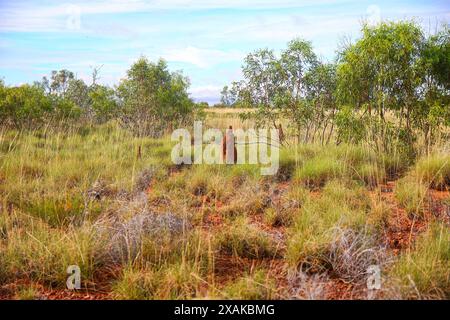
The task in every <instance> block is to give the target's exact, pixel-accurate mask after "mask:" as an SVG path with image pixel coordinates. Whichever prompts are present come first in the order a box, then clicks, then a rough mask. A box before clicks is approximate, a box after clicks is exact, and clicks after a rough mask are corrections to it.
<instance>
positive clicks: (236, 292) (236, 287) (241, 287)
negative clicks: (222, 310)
mask: <svg viewBox="0 0 450 320" xmlns="http://www.w3.org/2000/svg"><path fill="white" fill-rule="evenodd" d="M275 292H276V287H275V281H274V280H273V279H271V278H270V277H269V275H268V274H267V272H265V271H264V270H262V269H257V270H254V271H253V272H252V273H251V274H248V275H245V276H242V277H240V278H238V279H237V280H235V281H233V282H232V283H230V284H227V285H226V286H225V287H224V288H223V290H222V295H223V297H224V298H226V299H243V300H268V299H273V298H274V294H275Z"/></svg>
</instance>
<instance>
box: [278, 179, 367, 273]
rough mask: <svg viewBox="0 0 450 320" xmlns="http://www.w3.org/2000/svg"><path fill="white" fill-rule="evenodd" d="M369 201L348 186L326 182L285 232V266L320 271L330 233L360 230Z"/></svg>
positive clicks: (364, 221) (305, 204)
mask: <svg viewBox="0 0 450 320" xmlns="http://www.w3.org/2000/svg"><path fill="white" fill-rule="evenodd" d="M368 201H369V200H368V199H367V197H364V193H363V190H362V189H361V188H360V187H353V188H352V187H348V186H346V185H345V184H342V183H340V182H338V181H332V182H330V183H328V184H327V185H326V186H325V188H324V192H323V194H322V195H321V196H318V197H314V198H313V197H309V198H308V200H307V201H306V202H305V203H304V204H303V206H302V207H301V209H300V212H299V214H298V215H296V216H295V219H294V223H293V225H292V226H291V227H290V228H289V229H288V235H289V238H288V240H287V250H286V259H287V261H288V263H289V264H290V265H291V266H294V267H295V266H298V265H300V264H302V263H306V264H308V265H310V266H312V267H319V268H321V267H322V264H323V259H322V256H323V254H325V252H326V250H327V248H328V245H329V244H330V243H331V241H332V240H333V237H334V232H333V230H335V228H337V227H339V228H342V229H347V228H350V229H355V230H359V229H362V228H363V227H364V226H365V224H366V218H367V214H366V211H367V210H368Z"/></svg>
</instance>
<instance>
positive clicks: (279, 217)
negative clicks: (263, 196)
mask: <svg viewBox="0 0 450 320" xmlns="http://www.w3.org/2000/svg"><path fill="white" fill-rule="evenodd" d="M292 220H293V209H291V210H289V209H275V208H272V207H269V208H267V209H266V210H265V211H264V223H266V224H268V225H269V226H272V227H279V226H289V225H290V224H291V223H292Z"/></svg>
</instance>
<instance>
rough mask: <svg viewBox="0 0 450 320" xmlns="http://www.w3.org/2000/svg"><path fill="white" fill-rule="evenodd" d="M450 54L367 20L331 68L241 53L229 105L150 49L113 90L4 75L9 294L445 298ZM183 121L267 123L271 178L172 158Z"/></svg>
mask: <svg viewBox="0 0 450 320" xmlns="http://www.w3.org/2000/svg"><path fill="white" fill-rule="evenodd" d="M449 50H450V42H449V32H448V28H443V30H441V31H439V32H438V33H437V34H436V35H432V36H425V35H424V33H423V31H422V30H421V29H420V28H419V27H418V26H417V25H416V24H414V23H412V22H399V23H382V24H380V25H379V26H377V27H367V26H364V28H363V30H362V35H361V39H360V40H358V41H357V42H356V43H353V44H348V46H347V47H345V48H343V49H342V52H341V53H340V55H339V58H338V59H337V61H336V63H335V64H324V63H321V62H320V61H319V60H318V58H317V57H316V55H315V54H314V52H313V50H312V48H311V45H310V44H309V43H308V42H306V41H303V40H294V41H292V42H291V43H290V44H289V45H288V49H286V51H284V52H283V53H282V54H281V57H280V58H277V57H276V55H275V53H273V52H272V51H270V50H260V51H256V52H254V53H252V54H250V55H249V56H248V57H247V58H246V60H245V61H244V70H243V71H244V72H243V74H244V80H242V81H241V82H237V83H234V84H233V85H232V86H231V87H230V89H228V88H225V89H224V92H223V93H224V99H223V103H224V104H226V105H228V106H229V107H230V108H234V109H232V110H233V111H230V110H229V109H220V108H218V109H214V110H210V109H209V110H207V111H206V112H204V110H202V108H203V107H202V105H199V104H195V103H194V102H193V101H191V99H190V98H189V96H188V94H187V87H188V81H187V79H186V78H184V77H183V76H182V75H181V74H179V73H171V72H169V71H168V70H167V66H166V65H165V64H164V62H163V61H160V62H157V63H151V62H148V61H147V60H146V59H145V58H142V59H140V60H139V61H138V62H137V63H135V64H134V65H133V66H132V67H131V68H130V70H129V72H128V76H127V78H126V79H124V80H123V81H122V82H121V83H120V84H119V85H118V86H117V87H116V88H114V89H113V88H108V87H105V86H101V85H98V84H96V81H95V80H96V76H97V75H96V74H95V73H94V75H93V83H92V84H91V85H86V84H84V83H83V82H82V81H81V80H78V79H75V77H74V76H73V74H70V72H68V71H60V72H55V73H53V74H52V76H51V79H50V80H48V79H43V81H42V82H40V83H36V84H35V85H32V86H30V85H25V86H21V87H6V86H4V85H1V86H0V99H1V100H0V122H1V124H2V127H1V130H0V297H2V298H3V297H6V298H17V299H40V298H57V299H63V298H85V297H88V298H95V299H104V298H110V299H218V298H224V299H367V298H369V297H371V298H377V299H430V298H437V299H449V298H450V232H449V223H450V220H449V219H450V193H449V187H450V152H449V148H450V146H449V139H448V137H449V130H448V125H449V121H450V118H449V116H450V112H449V110H450V107H449V101H450V100H449V97H450V96H449V81H448V80H449V79H448V75H449V74H450V72H448V71H449V70H450V63H449V60H448V59H449V57H450V55H449V54H448V53H449V52H450V51H449ZM230 90H231V91H230ZM80 92H81V94H80ZM81 98H83V99H81ZM237 108H245V109H237ZM194 119H201V120H204V123H205V126H206V127H213V128H221V129H224V128H226V127H228V126H229V125H230V124H232V125H233V128H249V127H260V126H268V127H275V128H277V129H278V130H279V132H280V135H281V137H282V139H281V142H282V145H281V146H280V161H279V162H280V164H279V165H280V168H279V170H278V172H277V174H275V175H273V176H261V175H260V171H259V166H258V165H249V164H245V165H237V164H236V165H206V164H196V165H175V164H173V163H172V161H171V158H170V155H171V150H172V147H173V145H174V144H175V142H172V141H171V140H170V135H169V133H170V132H171V130H173V129H175V128H177V127H180V126H187V127H189V126H190V125H191V124H192V121H193V120H194ZM281 133H282V134H281ZM69 265H78V266H79V267H80V270H81V273H82V274H81V280H82V288H81V289H80V290H78V291H76V292H75V293H73V292H70V291H69V290H67V289H66V287H65V286H66V279H67V276H68V275H67V273H66V269H67V267H68V266H69ZM373 265H376V266H379V268H380V270H381V281H382V283H381V288H380V289H379V290H369V289H368V288H367V285H366V283H367V278H368V276H369V274H368V268H369V267H370V266H373ZM369 291H370V292H369Z"/></svg>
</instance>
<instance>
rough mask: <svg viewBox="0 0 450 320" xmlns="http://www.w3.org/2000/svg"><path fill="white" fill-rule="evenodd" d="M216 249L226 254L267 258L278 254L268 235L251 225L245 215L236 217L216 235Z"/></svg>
mask: <svg viewBox="0 0 450 320" xmlns="http://www.w3.org/2000/svg"><path fill="white" fill-rule="evenodd" d="M216 242H217V243H216V246H217V249H218V250H219V251H220V252H222V253H224V254H228V255H234V256H238V257H244V258H266V257H267V258H269V257H276V256H277V255H278V252H277V249H278V248H277V245H276V243H274V241H273V240H272V239H271V238H270V235H268V234H267V233H265V232H264V231H262V230H260V229H258V228H257V227H256V226H255V225H252V224H251V223H250V221H249V220H248V219H247V218H245V217H238V218H236V219H235V220H234V221H233V222H232V223H231V225H229V226H228V227H225V228H224V230H223V232H221V233H219V234H218V235H217V239H216Z"/></svg>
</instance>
